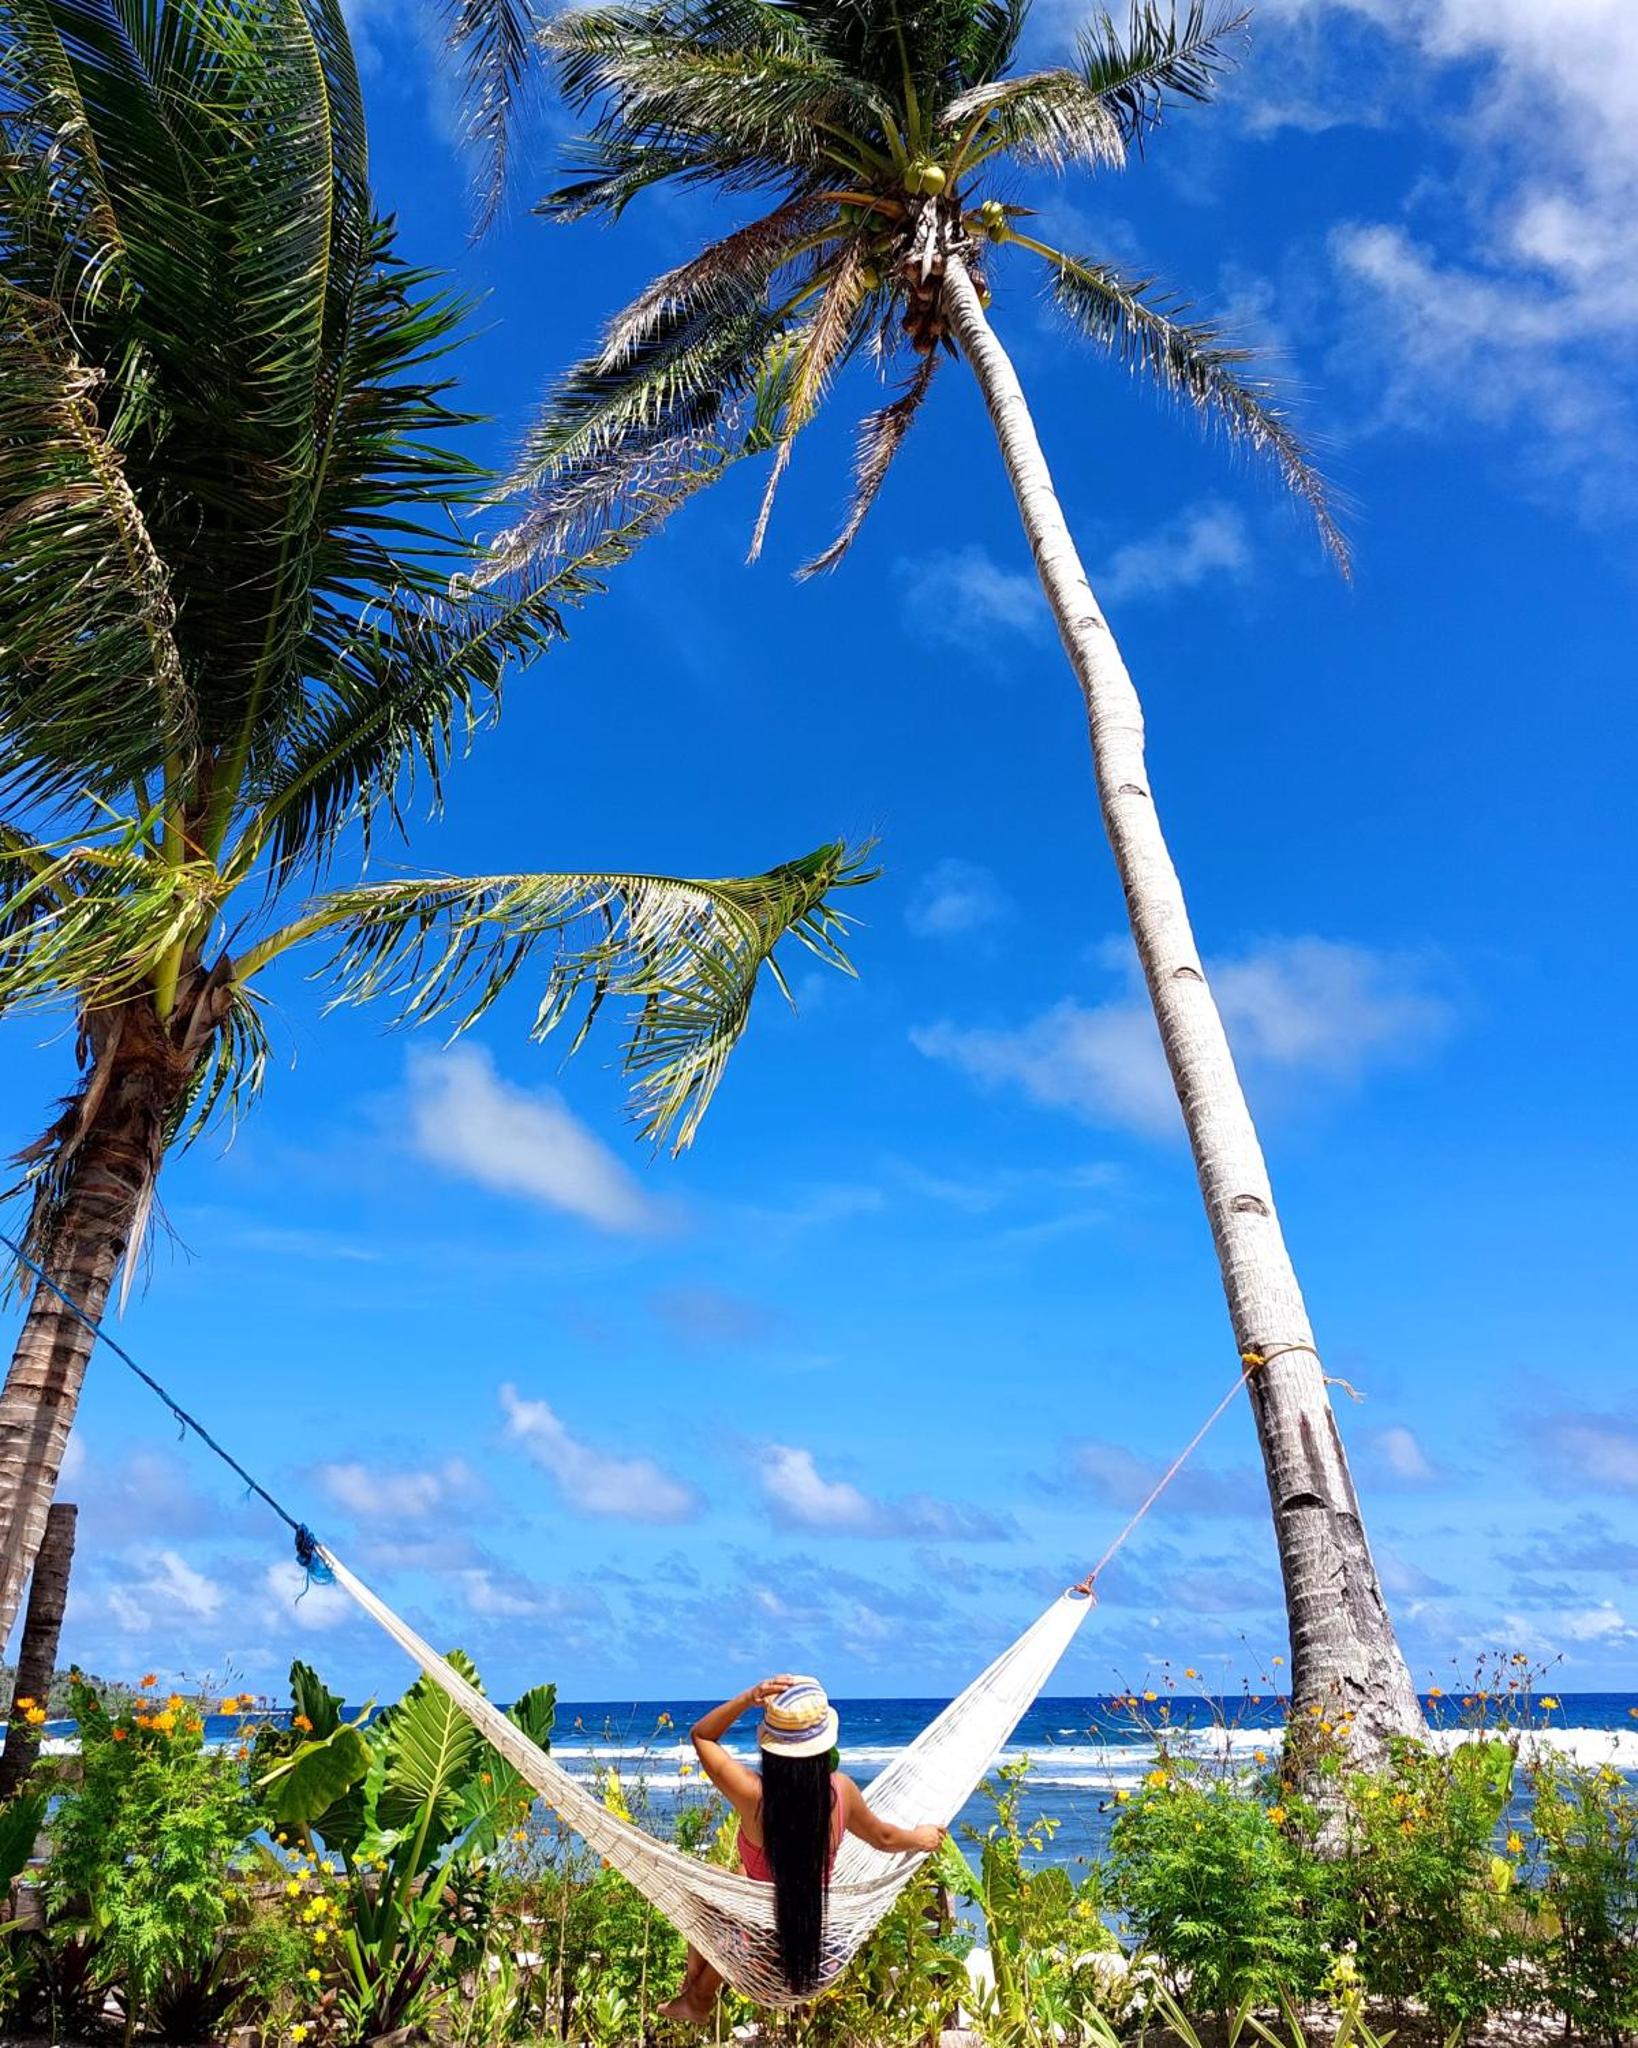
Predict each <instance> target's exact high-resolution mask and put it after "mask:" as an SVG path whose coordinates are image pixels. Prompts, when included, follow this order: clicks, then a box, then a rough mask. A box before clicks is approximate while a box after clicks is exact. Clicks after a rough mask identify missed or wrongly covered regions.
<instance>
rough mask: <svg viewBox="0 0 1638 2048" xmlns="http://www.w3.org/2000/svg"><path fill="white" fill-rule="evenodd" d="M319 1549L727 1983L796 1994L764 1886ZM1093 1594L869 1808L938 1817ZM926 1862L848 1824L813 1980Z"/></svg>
mask: <svg viewBox="0 0 1638 2048" xmlns="http://www.w3.org/2000/svg"><path fill="white" fill-rule="evenodd" d="M317 1554H318V1556H319V1557H320V1558H321V1559H322V1561H323V1562H324V1564H326V1565H327V1566H328V1567H329V1569H330V1571H331V1572H333V1573H334V1575H335V1580H336V1583H337V1585H339V1586H343V1587H345V1589H346V1590H347V1591H348V1592H349V1593H350V1594H351V1595H352V1596H353V1598H354V1599H355V1600H356V1601H357V1602H358V1604H359V1606H360V1607H362V1608H363V1609H364V1611H365V1613H366V1614H368V1615H370V1616H372V1617H373V1618H374V1619H375V1620H376V1621H377V1622H379V1623H380V1625H381V1627H382V1628H384V1629H385V1630H386V1632H387V1634H388V1635H389V1636H391V1637H392V1639H393V1641H394V1642H395V1643H397V1645H398V1646H399V1648H400V1649H401V1650H403V1651H404V1652H405V1654H406V1655H407V1656H409V1657H411V1658H413V1660H414V1661H415V1662H416V1663H417V1664H419V1665H420V1667H421V1669H422V1671H423V1672H425V1674H426V1676H427V1677H428V1678H429V1679H430V1680H431V1681H432V1683H433V1684H434V1685H436V1686H439V1687H440V1688H441V1689H442V1690H443V1691H444V1692H446V1693H447V1694H448V1695H449V1697H450V1698H451V1699H452V1700H453V1701H454V1702H455V1704H456V1706H458V1707H459V1708H460V1710H461V1712H462V1713H463V1714H466V1715H467V1716H468V1717H469V1718H470V1719H471V1720H472V1721H473V1722H474V1723H475V1725H476V1726H477V1727H478V1729H479V1730H480V1731H481V1732H482V1734H483V1735H484V1736H485V1738H486V1739H487V1740H488V1741H489V1742H490V1743H492V1744H493V1745H494V1747H495V1748H496V1749H497V1750H499V1751H500V1753H501V1755H502V1756H503V1757H505V1759H506V1761H507V1762H508V1763H509V1764H511V1765H512V1766H513V1768H514V1769H515V1770H517V1771H518V1772H519V1773H520V1774H521V1775H522V1776H523V1777H524V1778H525V1779H526V1780H527V1781H528V1783H529V1784H531V1785H533V1786H534V1788H535V1790H536V1791H537V1792H538V1793H539V1794H540V1796H541V1798H542V1799H544V1800H545V1802H546V1804H547V1805H548V1806H549V1807H551V1808H552V1810H553V1812H554V1813H556V1814H558V1815H559V1816H560V1817H561V1818H562V1819H563V1820H565V1821H567V1822H568V1824H569V1826H570V1827H572V1828H573V1829H574V1831H575V1833H576V1834H578V1835H580V1836H581V1837H582V1838H583V1839H584V1840H585V1841H586V1842H587V1843H588V1844H589V1845H590V1846H591V1847H592V1848H593V1849H595V1850H596V1851H597V1853H598V1855H600V1856H601V1857H603V1858H604V1859H605V1861H606V1862H608V1863H609V1864H611V1865H612V1866H613V1867H614V1869H616V1870H618V1871H619V1872H620V1873H621V1875H622V1876H624V1877H627V1878H629V1879H630V1880H631V1882H632V1883H633V1884H634V1885H635V1886H636V1887H637V1889H638V1891H640V1892H641V1893H642V1894H643V1896H644V1897H645V1898H647V1899H650V1900H652V1901H653V1903H654V1904H655V1905H656V1906H657V1907H658V1908H659V1910H660V1911H661V1912H662V1913H663V1914H664V1915H665V1916H666V1918H667V1919H668V1920H669V1921H671V1923H672V1924H673V1926H675V1927H676V1929H677V1930H678V1932H679V1933H681V1934H683V1935H685V1936H686V1937H687V1939H688V1940H689V1941H691V1942H692V1943H693V1944H694V1946H695V1948H697V1949H698V1950H699V1951H700V1953H701V1955H703V1956H704V1957H705V1959H706V1960H707V1962H709V1963H711V1964H712V1965H714V1967H715V1968H717V1969H718V1970H720V1971H721V1972H722V1974H723V1976H724V1977H726V1978H727V1980H728V1982H729V1983H730V1984H731V1985H733V1987H734V1989H735V1990H736V1991H741V1992H743V1993H744V1994H745V1996H746V1997H747V1998H749V1999H752V2000H754V2001H755V2003H756V2004H758V2005H765V2006H792V2005H799V2004H802V2003H803V2002H804V1999H803V1998H799V1997H797V1996H796V1995H795V1994H794V1993H793V1992H792V1991H791V1990H790V1988H789V1986H788V1985H787V1984H786V1983H785V1980H784V1977H783V1975H782V1974H781V1972H780V1968H779V1954H778V1947H777V1943H776V1941H775V1937H774V1907H773V1887H772V1886H771V1885H766V1884H758V1883H757V1882H756V1881H755V1880H754V1879H752V1878H748V1877H744V1876H742V1875H741V1874H740V1873H739V1872H737V1871H732V1870H722V1869H719V1868H717V1867H716V1866H714V1865H712V1864H709V1863H702V1862H700V1861H699V1860H698V1859H697V1858H695V1857H693V1856H687V1855H684V1854H683V1852H682V1851H681V1850H679V1849H673V1848H671V1847H669V1846H668V1845H667V1844H666V1843H664V1842H657V1841H656V1840H655V1839H654V1837H653V1836H652V1835H647V1834H645V1833H644V1832H643V1830H642V1829H641V1828H637V1827H633V1826H632V1825H631V1823H630V1822H629V1821H623V1820H620V1819H618V1818H617V1817H616V1816H615V1815H614V1814H612V1813H610V1812H609V1810H608V1809H607V1807H605V1806H604V1804H603V1802H602V1801H601V1800H600V1799H599V1798H598V1796H597V1794H596V1792H595V1791H594V1790H593V1789H592V1788H591V1787H590V1786H589V1785H586V1784H584V1783H583V1782H582V1781H581V1780H579V1779H577V1778H574V1777H571V1776H570V1774H569V1773H568V1772H567V1771H566V1770H564V1768H563V1766H562V1765H561V1764H558V1763H554V1762H553V1760H552V1758H551V1757H550V1756H548V1755H547V1753H546V1752H545V1750H543V1749H541V1748H540V1747H538V1745H537V1744H535V1743H533V1742H531V1741H530V1740H529V1738H528V1736H527V1735H525V1734H524V1733H523V1731H522V1730H521V1729H520V1728H518V1727H516V1726H515V1725H514V1724H513V1723H512V1722H511V1721H509V1720H508V1719H507V1718H506V1716H505V1715H504V1714H503V1713H502V1712H501V1711H500V1709H499V1708H498V1707H497V1706H495V1705H494V1704H493V1702H492V1701H490V1700H486V1699H485V1698H484V1696H483V1694H482V1693H481V1692H479V1691H478V1690H477V1688H476V1687H475V1686H472V1685H469V1684H468V1683H467V1681H466V1680H465V1679H464V1678H462V1677H461V1676H460V1674H459V1673H458V1672H456V1671H454V1670H452V1669H451V1668H450V1666H449V1665H448V1664H447V1663H445V1661H444V1659H443V1658H442V1657H440V1656H439V1655H438V1653H437V1651H436V1650H434V1649H433V1648H432V1647H431V1645H430V1644H428V1643H425V1642H423V1641H422V1640H421V1638H420V1637H419V1636H418V1635H417V1634H416V1633H415V1631H414V1630H413V1629H412V1628H410V1627H409V1626H408V1624H407V1623H405V1622H403V1621H401V1620H400V1619H399V1617H398V1616H397V1615H396V1614H394V1613H393V1611H392V1609H391V1608H390V1607H388V1606H386V1605H385V1604H384V1603H383V1602H382V1601H380V1600H378V1599H377V1598H376V1596H375V1594H373V1593H372V1592H371V1591H370V1589H369V1587H368V1586H365V1585H363V1584H361V1583H360V1581H359V1580H358V1579H356V1578H354V1576H353V1574H352V1573H351V1572H350V1571H348V1569H347V1568H346V1566H345V1565H344V1564H342V1563H340V1561H339V1560H338V1559H337V1558H336V1557H335V1556H334V1555H333V1554H332V1553H331V1552H330V1551H328V1550H326V1549H324V1548H323V1547H322V1546H319V1547H318V1551H317ZM1091 1605H1092V1603H1091V1601H1090V1600H1088V1599H1085V1598H1083V1597H1081V1596H1079V1595H1077V1594H1074V1593H1066V1594H1064V1595H1063V1596H1062V1597H1061V1598H1060V1599H1058V1600H1055V1601H1054V1602H1053V1603H1052V1605H1051V1606H1050V1607H1049V1608H1048V1609H1047V1611H1046V1613H1045V1614H1043V1615H1042V1616H1041V1618H1040V1620H1039V1621H1037V1622H1036V1623H1035V1624H1034V1625H1033V1626H1032V1627H1031V1628H1028V1629H1026V1630H1025V1632H1024V1633H1023V1635H1021V1636H1020V1637H1019V1638H1018V1640H1017V1642H1015V1643H1014V1644H1013V1645H1012V1646H1011V1648H1010V1649H1007V1650H1003V1651H1002V1653H1001V1655H1000V1656H999V1657H997V1658H996V1660H995V1662H994V1663H993V1664H992V1665H990V1667H989V1669H988V1670H987V1671H984V1672H982V1673H981V1674H980V1675H979V1676H978V1677H977V1678H976V1679H974V1681H973V1682H972V1684H971V1685H969V1686H968V1688H967V1690H966V1691H965V1692H964V1693H962V1695H961V1697H960V1698H959V1699H955V1700H952V1701H951V1702H950V1704H949V1706H947V1707H946V1708H945V1709H944V1711H943V1713H941V1714H940V1715H939V1716H938V1718H937V1719H936V1720H935V1721H933V1722H931V1723H930V1724H929V1725H928V1726H927V1727H926V1728H925V1729H923V1731H922V1732H921V1734H920V1735H918V1736H917V1738H916V1740H915V1741H914V1742H912V1743H911V1745H910V1746H909V1748H908V1749H906V1750H904V1751H903V1752H902V1753H901V1754H900V1755H899V1756H897V1757H896V1758H895V1759H894V1760H893V1762H892V1763H891V1764H889V1765H888V1767H887V1769H886V1770H885V1771H883V1772H882V1773H881V1775H880V1776H879V1777H878V1778H876V1779H874V1780H873V1781H872V1783H871V1786H870V1804H871V1807H872V1809H873V1811H875V1812H876V1813H878V1814H880V1815H881V1817H882V1818H883V1819H884V1820H889V1821H892V1822H894V1823H895V1824H896V1825H898V1826H899V1827H922V1826H926V1825H929V1824H933V1825H937V1826H939V1827H947V1826H948V1825H949V1824H950V1822H951V1821H953V1820H954V1819H955V1817H956V1815H957V1814H958V1813H959V1812H960V1811H961V1809H962V1807H964V1806H965V1805H966V1803H967V1801H968V1800H969V1799H970V1798H971V1797H972V1793H973V1789H974V1787H975V1786H976V1785H977V1783H978V1781H979V1779H980V1778H982V1777H983V1775H984V1773H985V1772H986V1771H987V1770H988V1769H989V1767H990V1765H991V1764H992V1763H993V1762H994V1761H995V1759H996V1757H997V1756H998V1755H999V1754H1000V1753H1001V1751H1002V1749H1003V1748H1005V1746H1006V1743H1007V1741H1008V1738H1009V1737H1010V1736H1011V1734H1012V1732H1013V1730H1014V1729H1015V1728H1016V1727H1017V1726H1018V1723H1019V1721H1020V1720H1021V1718H1022V1717H1023V1714H1024V1711H1025V1709H1026V1708H1027V1707H1028V1706H1029V1705H1030V1703H1031V1701H1032V1700H1034V1698H1035V1697H1036V1695H1037V1694H1038V1693H1039V1692H1040V1690H1041V1688H1042V1687H1043V1686H1044V1685H1045V1684H1046V1682H1047V1680H1048V1678H1050V1677H1051V1675H1052V1672H1053V1670H1054V1668H1055V1666H1056V1665H1057V1662H1058V1659H1059V1658H1060V1657H1061V1656H1062V1655H1063V1653H1064V1651H1065V1650H1066V1649H1067V1648H1068V1647H1069V1643H1070V1639H1071V1638H1072V1637H1073V1636H1074V1634H1075V1631H1076V1630H1077V1629H1078V1628H1079V1627H1080V1625H1081V1623H1082V1621H1083V1620H1084V1619H1085V1618H1086V1615H1087V1613H1088V1612H1089V1611H1090V1608H1091ZM922 1860H923V1859H922V1858H921V1857H920V1856H918V1855H888V1854H886V1853H884V1852H883V1851H882V1850H879V1849H871V1848H868V1847H867V1846H866V1845H865V1844H864V1843H863V1842H861V1841H860V1840H859V1839H858V1837H857V1836H855V1835H849V1836H848V1837H847V1839H846V1840H845V1841H844V1842H843V1844H842V1847H841V1851H840V1853H839V1854H838V1856H837V1858H836V1868H835V1871H834V1873H833V1875H832V1878H831V1883H830V1892H829V1900H828V1905H827V1909H826V1927H825V1953H824V1965H823V1977H822V1981H821V1984H820V1986H819V1989H821V1990H822V1989H824V1988H825V1987H826V1986H828V1985H830V1984H832V1983H834V1982H835V1980H836V1979H837V1978H838V1977H839V1976H840V1975H841V1973H842V1972H843V1970H845V1969H846V1968H847V1965H848V1964H849V1962H851V1961H852V1959H853V1957H854V1955H855V1954H856V1953H857V1952H858V1950H859V1948H860V1947H861V1946H862V1944H863V1943H864V1941H865V1939H866V1937H867V1936H868V1935H869V1934H870V1932H871V1931H872V1929H873V1928H874V1927H875V1926H876V1924H877V1922H878V1921H880V1920H881V1919H882V1917H883V1915H884V1914H885V1913H886V1912H887V1911H888V1909H889V1908H890V1907H891V1905H892V1904H893V1901H894V1900H895V1899H896V1898H897V1897H898V1895H899V1893H900V1892H901V1891H902V1890H903V1889H904V1887H905V1886H906V1885H907V1884H908V1883H909V1882H910V1879H911V1878H912V1877H913V1876H914V1875H915V1872H916V1869H917V1866H918V1865H919V1864H920V1863H921V1862H922ZM815 1995H816V1994H815V1993H813V1992H810V1993H807V1994H806V1996H807V1997H813V1996H815Z"/></svg>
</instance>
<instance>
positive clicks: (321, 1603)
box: [262, 1557, 359, 1635]
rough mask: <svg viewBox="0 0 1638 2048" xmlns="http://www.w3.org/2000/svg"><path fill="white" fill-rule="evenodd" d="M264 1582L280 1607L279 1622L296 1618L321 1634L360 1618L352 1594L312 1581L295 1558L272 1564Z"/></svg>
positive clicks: (304, 1625) (299, 1625)
mask: <svg viewBox="0 0 1638 2048" xmlns="http://www.w3.org/2000/svg"><path fill="white" fill-rule="evenodd" d="M262 1584H263V1586H264V1588H265V1589H266V1591H267V1592H268V1594H269V1595H270V1596H271V1598H272V1600H273V1602H274V1605H275V1607H276V1608H277V1609H278V1615H277V1617H276V1621H277V1620H284V1621H293V1622H295V1624H296V1626H297V1627H298V1628H302V1629H307V1630H309V1631H311V1632H312V1633H313V1634H315V1635H322V1634H325V1633H327V1632H328V1631H329V1630H330V1629H333V1628H340V1627H341V1626H342V1624H343V1623H344V1622H349V1621H356V1620H357V1619H358V1616H359V1609H358V1607H357V1606H356V1605H355V1604H354V1602H353V1600H352V1597H351V1595H349V1594H347V1593H344V1592H343V1591H342V1590H341V1588H340V1587H339V1586H326V1585H323V1584H321V1583H320V1582H319V1581H318V1580H317V1579H313V1580H311V1581H309V1579H308V1577H307V1574H306V1573H305V1572H304V1571H303V1570H302V1568H301V1566H300V1565H299V1564H297V1563H296V1561H295V1559H294V1558H289V1557H286V1558H281V1559H280V1561H279V1562H278V1563H277V1564H270V1565H269V1566H268V1568H267V1571H266V1573H265V1574H264V1576H263V1579H262ZM275 1625H276V1622H275Z"/></svg>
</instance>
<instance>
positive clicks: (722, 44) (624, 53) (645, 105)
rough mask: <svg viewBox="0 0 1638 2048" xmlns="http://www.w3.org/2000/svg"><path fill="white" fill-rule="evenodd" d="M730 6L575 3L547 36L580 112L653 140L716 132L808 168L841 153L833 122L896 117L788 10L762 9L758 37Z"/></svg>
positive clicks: (877, 123) (565, 89) (683, 143)
mask: <svg viewBox="0 0 1638 2048" xmlns="http://www.w3.org/2000/svg"><path fill="white" fill-rule="evenodd" d="M725 12H730V13H731V12H734V10H723V9H720V8H716V9H714V8H710V7H701V8H696V9H690V8H688V7H686V6H684V7H675V8H653V9H645V8H632V7H583V8H571V9H570V10H569V11H568V12H566V13H564V14H560V15H557V16H554V17H553V18H552V20H550V21H549V22H548V23H547V24H546V26H545V27H544V29H543V30H542V32H541V37H540V42H541V47H542V49H543V50H544V51H545V53H546V57H547V60H548V63H549V64H550V67H551V70H552V73H553V77H554V79H555V81H556V84H557V87H558V90H559V91H560V93H561V94H562V96H563V98H564V100H565V102H566V103H567V104H568V106H569V107H570V108H571V109H572V110H573V111H575V112H577V113H586V112H589V111H593V110H595V111H596V113H597V116H598V122H599V125H600V126H601V127H602V128H604V129H605V130H608V131H610V132H613V133H618V134H620V135H622V136H627V137H641V138H642V140H643V141H644V142H646V143H647V144H649V145H650V146H658V147H661V148H669V149H676V148H679V147H687V146H688V145H690V144H699V143H702V142H704V143H708V144H709V146H710V147H711V148H712V149H713V150H714V151H718V152H720V151H722V150H724V149H725V148H726V149H731V150H732V151H733V152H734V154H735V155H736V156H737V157H739V158H740V159H742V160H743V159H751V160H755V161H758V162H760V163H761V164H763V165H765V166H768V167H770V168H777V167H784V168H786V169H789V170H804V169H813V168H815V167H817V166H820V165H823V164H826V163H829V162H833V161H834V160H835V158H834V151H833V145H832V142H831V140H830V133H831V131H834V130H837V129H847V130H849V131H852V132H856V133H858V132H862V133H865V134H869V135H879V134H880V133H881V132H882V131H883V130H884V129H885V128H886V127H888V126H890V125H891V122H892V110H891V107H890V106H889V104H888V103H887V102H886V101H884V100H883V99H881V98H880V97H879V96H878V95H877V94H875V93H874V92H872V91H871V90H870V89H869V87H868V86H866V85H865V84H864V83H863V82H862V81H861V80H860V79H859V78H857V77H856V76H854V75H851V74H850V73H849V72H847V71H846V70H845V69H843V68H842V67H841V66H839V65H836V64H832V63H828V62H827V61H825V59H824V58H822V57H820V56H818V55H817V54H815V52H814V51H813V49H812V48H811V46H810V45H809V44H808V43H807V41H806V39H804V38H802V37H800V36H797V35H793V34H792V33H790V30H791V27H792V21H791V17H790V16H789V14H788V13H786V11H785V10H782V9H776V8H772V7H763V8H761V9H759V10H757V11H756V12H757V20H756V22H755V24H754V33H753V34H752V35H750V36H734V35H732V34H723V33H721V32H720V31H721V19H720V18H721V16H722V15H723V14H724V13H725ZM781 15H784V17H785V18H784V20H783V21H781V19H780V17H781Z"/></svg>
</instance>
